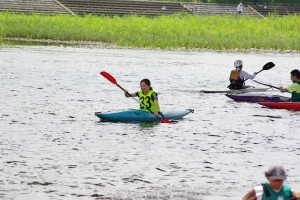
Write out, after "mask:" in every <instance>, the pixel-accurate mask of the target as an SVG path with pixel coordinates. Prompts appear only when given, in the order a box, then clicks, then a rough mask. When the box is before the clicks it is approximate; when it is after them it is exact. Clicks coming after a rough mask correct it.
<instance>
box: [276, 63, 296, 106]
mask: <svg viewBox="0 0 300 200" xmlns="http://www.w3.org/2000/svg"><path fill="white" fill-rule="evenodd" d="M291 80H292V82H293V84H292V85H290V86H289V87H287V88H282V87H280V91H281V92H289V93H292V97H291V98H290V99H289V101H292V102H300V71H299V70H298V69H294V70H293V71H291Z"/></svg>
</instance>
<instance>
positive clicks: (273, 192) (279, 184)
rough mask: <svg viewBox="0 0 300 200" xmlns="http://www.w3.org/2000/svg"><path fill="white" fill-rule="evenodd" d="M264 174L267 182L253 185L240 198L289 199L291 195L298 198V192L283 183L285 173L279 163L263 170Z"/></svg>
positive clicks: (250, 199) (260, 199)
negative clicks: (265, 170)
mask: <svg viewBox="0 0 300 200" xmlns="http://www.w3.org/2000/svg"><path fill="white" fill-rule="evenodd" d="M265 176H266V178H267V179H268V182H265V183H263V184H261V185H259V186H255V187H254V188H253V189H252V190H251V191H250V192H248V193H247V194H246V195H245V196H244V197H243V198H242V200H289V199H291V198H292V197H295V199H297V200H300V192H294V191H293V190H292V189H291V188H290V187H289V186H287V185H286V184H283V182H284V180H286V177H287V175H286V173H285V169H284V167H283V166H282V165H281V164H275V165H272V166H271V167H270V168H269V169H268V171H267V172H265Z"/></svg>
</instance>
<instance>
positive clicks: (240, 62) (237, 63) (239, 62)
mask: <svg viewBox="0 0 300 200" xmlns="http://www.w3.org/2000/svg"><path fill="white" fill-rule="evenodd" d="M241 65H243V61H242V60H236V61H235V62H234V66H235V67H240V66H241Z"/></svg>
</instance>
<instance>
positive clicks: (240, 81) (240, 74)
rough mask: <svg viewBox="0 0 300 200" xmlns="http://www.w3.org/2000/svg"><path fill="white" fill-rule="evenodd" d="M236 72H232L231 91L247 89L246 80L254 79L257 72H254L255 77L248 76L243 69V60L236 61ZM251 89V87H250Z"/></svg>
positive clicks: (230, 77)
mask: <svg viewBox="0 0 300 200" xmlns="http://www.w3.org/2000/svg"><path fill="white" fill-rule="evenodd" d="M234 67H235V70H232V71H231V72H230V76H229V81H230V85H229V86H228V88H229V89H236V90H238V89H244V88H247V86H245V79H254V78H255V76H256V74H257V72H254V74H253V75H251V74H248V73H247V72H245V71H244V70H242V69H243V61H242V60H236V61H235V62H234ZM248 87H249V86H248Z"/></svg>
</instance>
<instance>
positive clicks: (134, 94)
mask: <svg viewBox="0 0 300 200" xmlns="http://www.w3.org/2000/svg"><path fill="white" fill-rule="evenodd" d="M124 94H125V97H136V93H132V94H130V93H129V92H128V91H127V90H124ZM130 95H131V96H130Z"/></svg>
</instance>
